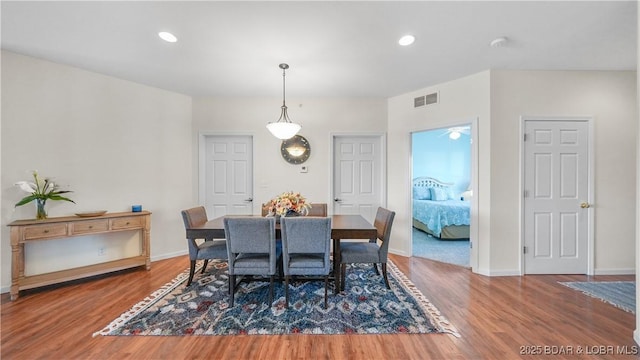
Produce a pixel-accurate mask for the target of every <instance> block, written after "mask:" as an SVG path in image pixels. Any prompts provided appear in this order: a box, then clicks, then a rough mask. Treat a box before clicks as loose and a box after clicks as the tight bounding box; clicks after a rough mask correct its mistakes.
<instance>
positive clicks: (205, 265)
mask: <svg viewBox="0 0 640 360" xmlns="http://www.w3.org/2000/svg"><path fill="white" fill-rule="evenodd" d="M208 264H209V259H205V260H204V265H202V271H201V272H200V274H204V270H205V269H206V268H207V265H208Z"/></svg>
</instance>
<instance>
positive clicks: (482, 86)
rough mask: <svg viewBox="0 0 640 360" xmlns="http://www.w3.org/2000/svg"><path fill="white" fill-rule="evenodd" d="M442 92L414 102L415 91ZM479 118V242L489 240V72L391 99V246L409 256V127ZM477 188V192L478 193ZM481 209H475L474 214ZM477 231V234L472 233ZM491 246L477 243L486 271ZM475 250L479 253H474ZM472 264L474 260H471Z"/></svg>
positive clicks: (482, 269)
mask: <svg viewBox="0 0 640 360" xmlns="http://www.w3.org/2000/svg"><path fill="white" fill-rule="evenodd" d="M436 91H438V92H439V99H440V101H439V103H437V104H434V105H429V106H424V107H419V108H414V107H413V99H414V98H415V97H417V96H421V95H426V94H430V93H433V92H436ZM473 119H477V123H478V131H479V132H480V137H479V143H478V146H479V154H478V157H479V160H478V161H479V167H478V174H477V179H478V184H479V190H478V191H476V190H474V197H477V198H478V201H479V209H480V210H479V211H478V214H480V215H481V216H480V217H479V220H478V221H477V224H476V231H477V232H478V236H477V237H476V241H481V242H482V241H488V239H490V234H489V226H488V219H489V215H490V209H489V207H488V201H485V200H484V199H488V196H489V194H490V188H489V178H488V174H489V172H488V169H489V168H490V166H489V143H490V132H489V129H490V126H489V72H488V71H486V72H482V73H479V74H475V75H472V76H468V77H465V78H462V79H458V80H455V81H451V82H447V83H443V84H440V85H437V86H432V87H428V88H424V89H420V90H416V91H413V92H411V93H408V94H403V95H400V96H396V97H392V98H390V99H389V130H388V146H387V148H388V154H389V165H388V198H389V201H388V206H389V208H391V209H394V210H395V211H396V217H395V220H394V224H393V229H392V237H393V242H392V243H391V244H390V245H389V246H390V251H393V252H395V253H398V254H403V255H406V256H410V255H411V179H412V174H411V159H410V155H411V132H415V131H422V130H428V129H435V128H441V127H446V126H449V125H454V124H468V123H470V121H471V120H473ZM476 193H477V194H478V195H476ZM476 215H477V214H472V216H476ZM472 236H473V235H472ZM489 248H490V247H489V245H488V244H487V245H485V244H476V246H475V247H474V250H476V249H480V253H479V254H478V255H477V256H478V268H477V269H476V271H478V272H481V273H484V272H486V271H488V266H489V253H488V250H489ZM474 254H475V253H474ZM472 263H473V261H472Z"/></svg>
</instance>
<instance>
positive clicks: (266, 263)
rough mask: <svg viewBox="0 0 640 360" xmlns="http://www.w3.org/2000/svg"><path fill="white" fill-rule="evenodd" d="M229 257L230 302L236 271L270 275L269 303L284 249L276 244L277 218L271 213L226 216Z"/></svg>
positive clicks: (234, 287) (237, 273) (233, 292)
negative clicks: (270, 214)
mask: <svg viewBox="0 0 640 360" xmlns="http://www.w3.org/2000/svg"><path fill="white" fill-rule="evenodd" d="M223 221H224V232H225V236H226V238H227V256H228V261H229V295H230V300H229V304H230V305H229V306H231V307H233V306H234V296H235V295H234V294H235V289H236V276H237V275H253V276H265V277H266V276H268V277H269V305H271V304H272V303H273V280H274V277H275V274H276V270H277V262H278V259H279V257H280V255H281V250H279V249H277V247H276V220H275V218H272V217H225V218H224V220H223Z"/></svg>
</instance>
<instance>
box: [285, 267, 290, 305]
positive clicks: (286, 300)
mask: <svg viewBox="0 0 640 360" xmlns="http://www.w3.org/2000/svg"><path fill="white" fill-rule="evenodd" d="M284 301H285V304H286V305H287V309H288V308H289V275H287V276H285V277H284Z"/></svg>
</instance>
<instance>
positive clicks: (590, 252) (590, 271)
mask: <svg viewBox="0 0 640 360" xmlns="http://www.w3.org/2000/svg"><path fill="white" fill-rule="evenodd" d="M535 120H542V121H554V120H555V121H586V122H587V128H588V132H589V133H588V134H587V139H588V141H589V143H588V145H587V146H588V150H587V154H588V156H589V160H588V164H589V165H588V170H587V172H588V175H587V176H588V178H589V185H588V187H587V192H588V194H587V202H588V203H589V204H591V206H592V207H593V199H594V198H595V197H594V176H595V175H594V174H595V167H594V153H595V151H594V149H593V148H594V144H595V142H594V141H593V117H592V116H531V115H523V116H521V117H520V141H519V146H520V165H519V167H520V189H519V190H520V192H519V194H520V196H519V203H520V205H519V211H520V225H519V226H520V241H519V251H518V261H519V262H520V275H524V274H525V272H524V251H523V249H524V240H525V239H524V237H525V234H524V190H525V189H524V180H525V178H524V177H525V173H524V170H525V169H524V159H525V153H524V147H525V144H524V134H525V122H527V121H535ZM587 221H588V223H589V224H588V225H587V275H594V267H595V266H594V262H595V261H594V259H595V256H594V239H593V235H594V232H593V229H594V211H593V208H590V209H589V211H588V213H587Z"/></svg>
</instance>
